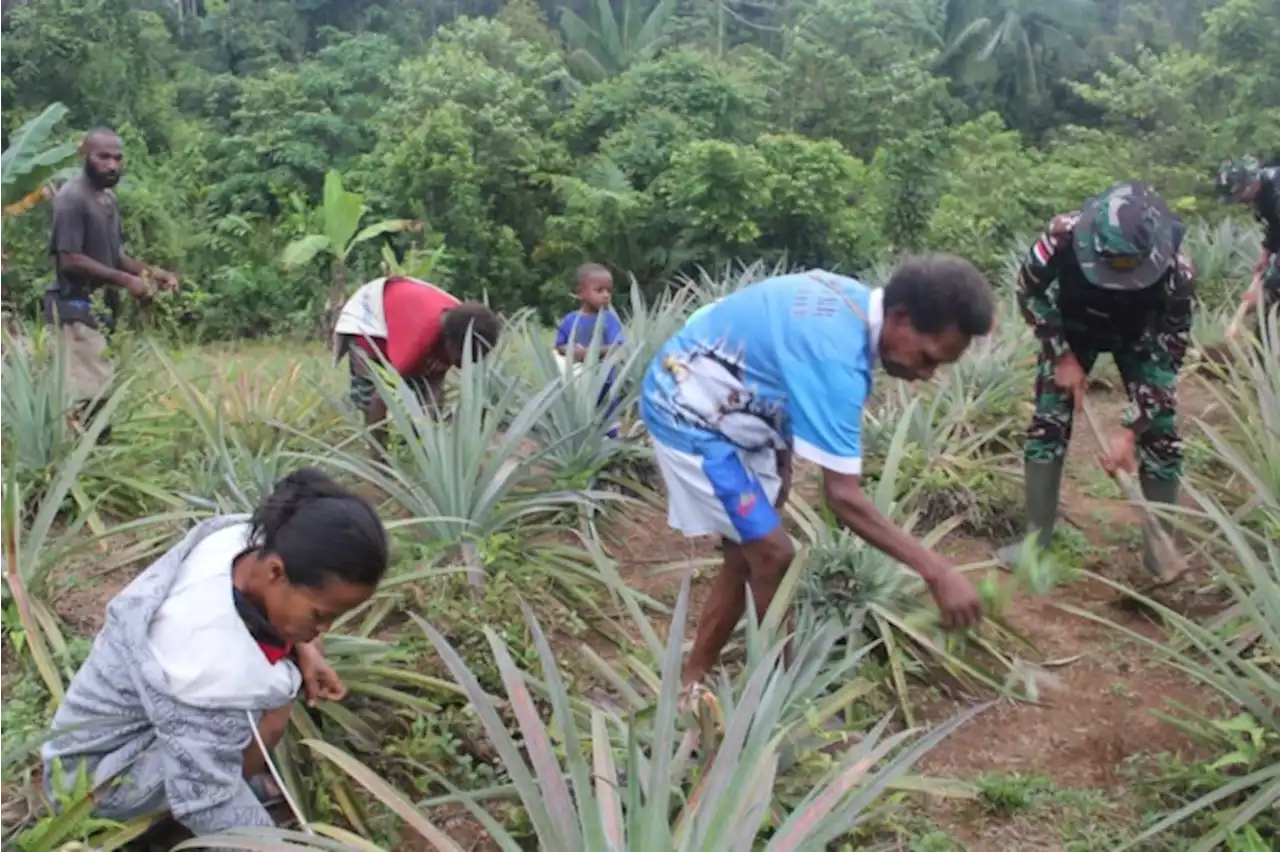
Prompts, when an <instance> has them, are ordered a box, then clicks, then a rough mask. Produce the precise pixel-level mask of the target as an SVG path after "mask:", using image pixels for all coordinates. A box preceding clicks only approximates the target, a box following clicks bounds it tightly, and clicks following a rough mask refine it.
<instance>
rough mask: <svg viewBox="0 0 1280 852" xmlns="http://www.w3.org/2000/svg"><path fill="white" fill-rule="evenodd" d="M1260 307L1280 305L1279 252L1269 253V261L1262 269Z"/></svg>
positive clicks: (1265, 308) (1266, 308)
mask: <svg viewBox="0 0 1280 852" xmlns="http://www.w3.org/2000/svg"><path fill="white" fill-rule="evenodd" d="M1260 307H1261V308H1262V309H1263V310H1267V311H1269V310H1271V309H1272V308H1275V307H1280V252H1275V253H1273V254H1272V255H1271V262H1270V263H1269V264H1267V268H1266V269H1265V270H1263V273H1262V301H1261V304H1260Z"/></svg>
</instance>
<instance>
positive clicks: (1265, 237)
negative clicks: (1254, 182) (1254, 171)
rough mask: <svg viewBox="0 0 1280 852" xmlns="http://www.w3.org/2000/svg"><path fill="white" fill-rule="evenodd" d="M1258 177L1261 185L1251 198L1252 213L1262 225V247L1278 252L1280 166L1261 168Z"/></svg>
mask: <svg viewBox="0 0 1280 852" xmlns="http://www.w3.org/2000/svg"><path fill="white" fill-rule="evenodd" d="M1259 179H1260V180H1261V181H1262V186H1261V188H1260V189H1259V190H1258V195H1257V197H1256V198H1255V199H1254V200H1253V215H1254V218H1256V219H1257V220H1258V222H1259V223H1260V224H1261V225H1262V247H1263V248H1265V249H1266V250H1267V251H1269V252H1273V253H1274V252H1280V166H1271V167H1269V168H1265V169H1263V170H1262V172H1261V173H1260V174H1259Z"/></svg>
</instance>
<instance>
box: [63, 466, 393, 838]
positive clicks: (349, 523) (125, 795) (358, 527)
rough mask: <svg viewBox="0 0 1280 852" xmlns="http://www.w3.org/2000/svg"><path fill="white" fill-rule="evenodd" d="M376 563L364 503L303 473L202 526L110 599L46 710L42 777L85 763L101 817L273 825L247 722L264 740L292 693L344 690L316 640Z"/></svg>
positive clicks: (281, 721)
mask: <svg viewBox="0 0 1280 852" xmlns="http://www.w3.org/2000/svg"><path fill="white" fill-rule="evenodd" d="M386 567H387V537H386V532H385V531H384V530H383V527H382V523H381V521H379V520H378V516H377V514H376V512H375V511H374V509H373V507H372V506H370V505H369V503H368V502H366V501H365V500H363V499H361V498H360V497H357V496H355V495H353V494H350V493H348V492H347V491H345V490H344V489H343V488H341V487H340V486H338V485H337V484H336V483H334V482H333V481H332V480H331V479H329V478H328V477H327V476H325V475H324V474H322V473H319V472H317V471H314V470H310V469H302V470H299V471H297V472H295V473H293V474H291V475H290V476H289V477H287V478H286V479H284V480H283V481H281V482H280V483H279V484H278V485H276V488H275V490H274V491H273V492H272V494H271V496H270V497H268V498H267V500H266V502H265V503H263V504H262V506H261V507H260V508H259V509H258V510H257V511H256V512H255V513H254V514H253V516H252V517H250V516H247V515H236V516H227V517H219V518H214V519H212V520H209V521H205V522H204V523H202V524H200V525H199V526H197V527H196V528H195V529H193V530H192V531H191V532H190V533H188V534H187V536H186V538H184V539H183V540H182V541H181V542H180V543H179V544H178V546H177V547H175V548H174V549H173V550H171V551H169V552H168V553H167V554H165V555H164V556H163V557H162V558H161V559H160V560H159V561H158V562H156V563H155V564H154V565H152V566H151V567H150V568H148V569H147V570H146V571H144V572H143V573H142V574H141V575H140V576H138V577H137V579H135V580H134V581H133V582H132V583H130V584H129V585H128V587H126V588H125V590H124V591H122V592H121V593H120V594H119V595H117V596H116V597H115V598H114V599H113V600H112V601H111V603H110V604H109V605H108V606H107V618H106V623H105V625H104V626H103V628H102V631H101V632H100V633H99V634H98V636H97V638H95V639H94V643H93V651H92V652H91V653H90V655H89V659H88V660H87V661H85V664H84V666H83V667H82V668H81V669H80V671H79V672H77V673H76V676H75V678H74V679H73V680H72V681H71V686H70V688H69V689H68V691H67V696H66V699H65V700H64V701H63V703H62V706H61V707H59V708H58V712H57V714H56V715H55V716H54V718H53V728H54V730H55V731H58V730H65V731H66V732H65V733H63V734H61V735H59V736H56V737H55V738H54V739H52V740H51V741H50V742H48V743H47V744H46V745H45V747H44V750H43V756H44V763H45V767H44V769H45V779H46V781H45V783H46V786H47V785H48V784H49V783H50V779H51V778H52V777H53V772H52V764H53V762H54V761H58V760H60V761H61V762H62V766H63V770H64V777H66V778H73V777H74V776H75V773H76V767H77V765H78V764H79V762H80V761H84V762H85V763H86V769H87V771H88V774H89V777H90V778H92V779H93V783H94V786H95V788H98V792H97V794H96V802H97V812H98V814H99V815H101V816H103V817H105V818H107V819H115V820H127V819H132V818H134V817H137V816H141V815H143V814H148V813H153V812H157V811H164V810H168V811H170V812H171V813H172V814H173V817H174V819H176V820H178V821H179V822H181V823H182V824H183V825H184V826H186V827H187V828H188V829H189V830H191V831H192V832H194V833H196V834H210V833H213V832H218V831H222V830H225V829H229V828H237V827H242V826H269V825H272V821H271V817H270V816H269V814H268V813H267V811H266V809H265V807H264V806H263V804H262V800H263V798H264V797H265V796H266V795H267V793H266V785H265V776H263V774H262V773H263V772H264V770H265V766H266V763H265V760H264V758H263V755H262V753H261V751H259V749H258V746H257V745H256V744H255V743H254V740H253V731H252V729H251V727H250V725H251V721H252V723H253V724H256V725H257V727H258V730H259V732H260V733H261V735H262V739H263V741H264V742H265V743H266V745H267V747H268V749H270V748H271V747H272V746H273V745H275V743H276V742H277V741H279V739H280V737H281V736H282V735H283V734H284V731H285V728H286V726H287V725H288V722H289V711H290V707H291V705H292V703H293V698H294V696H295V694H296V693H297V692H298V689H299V688H300V687H301V686H305V687H306V689H307V697H308V699H309V700H311V701H315V700H317V699H326V700H338V699H340V698H342V697H343V696H344V695H345V694H346V688H345V687H344V686H343V684H342V681H341V680H340V679H339V678H338V676H337V674H336V673H335V672H334V671H333V669H332V668H330V667H329V665H328V663H326V662H325V660H324V656H323V654H322V652H321V647H320V641H321V640H320V636H321V634H322V633H324V632H325V630H327V629H328V628H329V626H330V625H331V624H332V623H333V620H334V619H335V618H337V617H338V616H340V615H341V614H342V613H344V612H346V611H347V610H349V609H351V608H352V607H355V606H357V605H359V604H360V603H362V602H364V601H366V600H368V599H369V597H370V596H371V595H372V594H373V592H374V589H375V588H376V587H377V585H378V581H379V580H380V579H381V578H382V574H383V572H384V571H385V570H386ZM109 779H112V780H109ZM251 780H253V781H254V782H256V783H253V784H251V783H250V782H251Z"/></svg>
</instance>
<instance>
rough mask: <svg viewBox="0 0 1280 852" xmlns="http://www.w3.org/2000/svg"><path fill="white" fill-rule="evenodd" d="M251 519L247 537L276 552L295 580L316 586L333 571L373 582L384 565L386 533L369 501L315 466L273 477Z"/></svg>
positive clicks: (355, 581) (364, 583)
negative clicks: (268, 489)
mask: <svg viewBox="0 0 1280 852" xmlns="http://www.w3.org/2000/svg"><path fill="white" fill-rule="evenodd" d="M252 524H253V529H252V532H251V533H250V541H251V543H252V544H253V545H254V547H256V548H257V549H258V550H259V551H261V552H263V553H274V554H276V555H278V556H279V557H280V558H281V559H282V560H283V561H284V567H285V573H286V574H287V575H288V577H289V582H290V583H293V584H294V585H295V586H307V587H308V588H312V589H319V588H321V587H323V586H324V584H325V583H327V582H328V581H329V578H331V577H337V578H338V579H340V580H345V581H346V582H348V583H353V584H355V585H359V586H376V585H377V584H378V581H379V580H381V579H382V574H383V572H385V571H386V570H387V558H388V556H387V533H386V530H384V529H383V528H382V521H381V520H379V519H378V513H377V512H376V511H375V510H374V508H373V506H371V505H370V504H369V501H367V500H365V499H364V498H363V497H358V496H356V495H355V494H352V493H351V492H350V491H347V490H346V489H345V488H343V487H342V486H341V485H339V484H338V483H336V482H334V481H333V480H332V479H330V478H329V477H327V476H325V475H324V474H323V473H321V472H320V471H318V470H315V469H313V468H309V467H304V468H301V469H299V470H295V471H294V472H293V473H291V474H289V475H288V476H286V477H285V478H284V479H282V480H280V481H279V482H278V483H276V487H275V488H274V489H273V490H272V492H271V495H270V496H269V497H267V499H266V500H265V501H263V503H262V505H261V506H259V507H258V510H257V511H256V512H254V513H253V519H252Z"/></svg>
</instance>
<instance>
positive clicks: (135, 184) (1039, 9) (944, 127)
mask: <svg viewBox="0 0 1280 852" xmlns="http://www.w3.org/2000/svg"><path fill="white" fill-rule="evenodd" d="M6 9H7V11H6V15H5V18H4V24H3V28H4V44H5V50H4V53H3V60H2V61H3V97H4V102H5V106H6V109H5V110H4V114H3V131H4V137H5V139H6V144H7V143H8V141H9V140H11V139H12V138H13V137H14V136H15V134H17V132H18V130H19V128H20V127H21V126H22V125H23V124H24V123H25V122H27V121H29V120H31V119H34V118H36V117H38V116H40V115H41V114H42V113H44V112H45V110H46V109H48V108H49V107H50V105H51V104H54V103H61V104H63V105H65V107H66V115H65V117H64V118H63V119H62V120H61V122H60V123H59V124H58V127H57V128H56V130H55V132H54V134H53V136H51V137H50V145H51V146H53V145H56V144H58V143H61V142H67V141H74V140H75V139H76V138H77V137H78V135H79V134H81V133H83V132H84V131H85V130H87V129H89V128H91V127H94V126H98V125H107V126H111V127H114V128H115V129H117V130H118V132H119V133H120V134H121V136H122V138H123V139H124V140H125V142H126V154H127V158H128V173H127V175H126V179H125V180H124V181H123V182H122V184H121V185H120V188H119V194H120V197H121V204H122V208H123V210H124V213H125V217H124V221H125V227H126V236H127V239H128V241H129V243H130V249H131V251H132V252H133V253H134V254H135V255H136V256H139V257H142V258H145V259H148V260H149V261H151V262H155V263H157V264H161V265H164V266H166V267H169V268H174V269H177V270H179V271H180V272H181V273H182V274H183V276H184V278H185V280H186V281H187V282H188V285H187V288H186V289H185V291H184V294H183V296H182V300H181V301H182V304H183V308H182V309H183V311H184V312H185V314H184V316H185V319H187V320H188V321H189V322H190V325H191V328H192V329H195V330H196V331H197V332H198V333H199V334H201V335H204V336H208V337H231V336H245V335H258V334H266V333H274V332H281V331H288V330H293V329H298V330H302V329H307V328H312V327H314V326H315V323H316V321H317V319H318V318H319V316H320V315H321V314H322V313H323V311H324V307H325V303H326V300H327V299H328V298H329V297H330V292H329V291H330V287H331V284H330V282H331V273H332V270H331V269H330V267H329V264H331V263H333V262H334V258H335V257H337V255H335V254H334V253H333V252H316V253H315V256H314V257H313V258H311V259H309V260H308V261H307V262H302V263H296V262H295V263H288V264H286V263H284V262H283V252H284V248H285V247H286V246H287V245H289V244H291V243H294V242H295V241H297V240H299V239H302V238H305V237H307V235H312V234H318V233H324V232H325V213H324V193H325V184H326V176H327V175H329V174H330V173H338V174H340V175H341V176H342V180H343V185H344V186H345V187H347V189H348V190H349V191H351V192H355V193H359V195H360V197H361V198H362V199H363V201H364V204H365V208H366V212H367V215H368V220H369V221H371V222H376V221H384V220H415V221H417V222H420V223H422V227H421V228H414V229H401V230H388V231H386V232H384V233H379V234H377V235H375V236H373V237H371V238H370V239H368V240H365V241H364V242H362V243H358V244H355V245H352V246H350V247H349V249H348V251H347V255H346V256H345V257H344V258H342V263H343V264H344V265H345V270H346V272H345V275H346V278H347V279H348V280H351V281H354V280H356V279H358V278H360V277H361V276H365V277H368V276H371V275H373V274H375V273H376V272H377V270H378V269H379V268H380V267H381V265H382V264H383V263H384V258H387V257H390V258H392V259H393V260H394V261H396V262H400V261H403V260H404V259H405V258H406V257H408V256H410V255H412V256H424V255H425V254H427V253H430V254H431V256H432V257H433V258H434V261H433V263H432V269H433V276H434V277H435V279H436V280H437V281H438V282H439V283H440V284H442V285H444V286H447V287H449V288H451V289H453V290H454V291H456V292H457V293H458V294H460V295H462V296H469V297H478V296H481V295H482V294H484V295H487V297H488V298H489V299H490V300H491V301H492V302H494V303H495V304H496V305H497V306H499V307H501V308H504V309H510V308H514V307H518V306H533V307H537V308H538V309H540V310H542V311H543V312H544V313H546V314H551V313H554V312H555V311H557V310H559V309H560V308H561V307H562V306H563V301H564V299H565V298H566V297H567V293H568V290H569V282H568V273H569V271H570V270H572V269H573V268H574V267H576V266H577V265H578V264H580V263H582V262H583V261H585V260H588V259H589V260H595V261H599V262H603V263H606V264H608V265H610V266H611V267H613V268H614V269H615V271H616V272H618V273H620V274H624V275H625V274H632V275H634V276H635V277H636V279H637V280H638V281H639V282H640V284H641V285H642V286H644V287H646V288H649V289H655V288H658V287H660V286H662V285H663V283H664V282H665V281H667V280H669V279H670V277H671V276H672V275H673V274H675V273H677V272H680V271H690V270H693V269H696V267H698V266H700V265H701V266H710V265H713V264H718V263H723V262H726V261H729V260H732V259H736V258H741V259H746V260H755V259H765V260H766V261H769V262H775V261H780V260H783V259H785V260H786V261H787V262H788V263H792V264H796V265H804V266H823V267H828V268H837V269H840V270H842V271H847V272H860V271H863V270H866V269H868V268H871V267H872V266H873V265H875V264H876V263H878V262H880V261H882V260H884V259H886V258H888V257H891V256H892V255H893V254H895V253H897V252H900V251H903V250H909V249H947V250H950V251H955V252H958V253H961V254H966V255H968V256H970V257H972V258H973V259H974V260H975V262H977V263H979V264H980V265H981V266H983V267H984V268H985V269H987V270H988V271H989V272H991V273H992V274H993V275H999V274H1001V273H1002V270H1003V268H1004V264H1005V260H1006V258H1007V255H1008V252H1009V251H1010V250H1011V249H1013V248H1016V247H1018V245H1017V244H1018V241H1019V240H1025V239H1026V238H1027V237H1028V236H1029V235H1030V234H1033V233H1034V232H1035V231H1036V230H1037V229H1038V228H1040V227H1042V225H1043V223H1044V221H1045V220H1046V219H1047V218H1048V217H1050V216H1052V215H1053V214H1054V213H1057V212H1061V211H1064V210H1069V209H1072V208H1074V207H1075V206H1076V205H1078V204H1079V203H1080V202H1081V200H1082V199H1083V198H1084V197H1086V196H1087V195H1090V194H1092V193H1094V192H1097V191H1098V190H1100V189H1102V188H1103V187H1104V186H1106V185H1107V184H1109V183H1110V182H1112V181H1114V180H1118V179H1143V180H1147V181H1149V182H1151V183H1153V184H1154V185H1155V186H1156V188H1157V189H1158V190H1159V191H1160V192H1161V193H1162V194H1163V195H1164V196H1165V197H1166V199H1167V200H1169V202H1170V203H1171V204H1172V205H1173V206H1174V207H1175V208H1176V209H1178V210H1179V211H1180V212H1181V213H1183V214H1184V215H1188V216H1203V217H1206V218H1210V219H1216V218H1220V217H1222V216H1224V215H1227V214H1228V213H1229V212H1230V211H1228V210H1227V209H1226V208H1224V207H1222V206H1220V205H1219V204H1218V203H1217V202H1216V201H1214V199H1213V198H1212V195H1211V188H1212V175H1213V170H1214V167H1215V166H1216V164H1217V163H1219V162H1220V161H1221V160H1222V159H1223V158H1224V157H1226V156H1228V155H1233V154H1239V153H1245V152H1252V153H1255V154H1258V155H1261V156H1262V157H1263V158H1265V159H1269V158H1270V157H1272V156H1274V155H1275V154H1276V153H1277V152H1280V78H1277V75H1276V74H1275V58H1274V50H1273V46H1274V45H1275V44H1276V43H1277V40H1278V39H1280V0H1222V2H1220V0H1133V2H1124V3H1121V2H1120V0H1065V2H1046V0H773V2H760V1H759V0H609V1H608V2H607V0H591V2H588V0H574V2H570V3H562V4H553V3H549V2H545V0H543V2H535V0H510V2H507V3H502V2H500V0H453V2H450V3H443V2H439V0H306V2H297V0H246V2H226V0H183V2H175V0H41V2H39V3H31V4H25V5H18V4H14V6H13V7H12V8H10V7H8V6H7V7H6ZM47 221H48V216H47V210H44V209H43V208H40V207H37V208H35V209H33V210H31V211H29V213H28V214H27V215H23V216H21V217H17V218H10V219H8V220H7V221H6V234H5V237H6V246H5V247H6V255H7V262H8V266H7V269H6V272H5V280H4V290H5V299H6V302H7V303H8V304H9V305H10V306H11V307H12V308H14V309H16V310H19V311H28V312H29V311H34V310H35V306H36V304H37V302H38V298H39V291H40V289H41V288H42V286H43V282H44V281H45V280H47V278H48V276H49V274H50V268H49V260H48V258H47V256H46V255H45V249H44V240H45V229H46V228H47Z"/></svg>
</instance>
